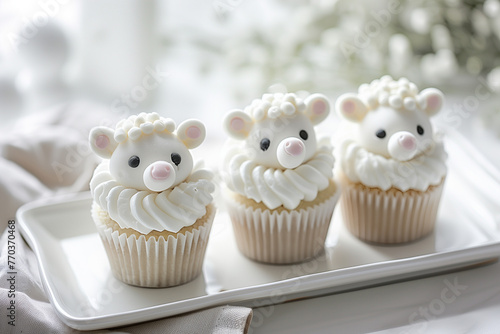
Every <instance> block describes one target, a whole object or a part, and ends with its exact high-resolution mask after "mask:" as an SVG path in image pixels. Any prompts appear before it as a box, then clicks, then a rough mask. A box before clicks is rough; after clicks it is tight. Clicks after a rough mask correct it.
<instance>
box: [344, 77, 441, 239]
mask: <svg viewBox="0 0 500 334" xmlns="http://www.w3.org/2000/svg"><path fill="white" fill-rule="evenodd" d="M442 104H443V94H442V93H441V92H440V91H439V90H437V89H435V88H428V89H425V90H423V91H421V92H419V91H418V89H417V87H416V85H415V84H413V83H412V82H409V81H408V80H407V79H405V78H401V79H399V80H398V81H395V80H393V79H392V78H391V77H389V76H384V77H382V78H381V79H380V80H374V81H373V82H372V83H370V84H369V85H368V84H364V85H362V86H360V88H359V91H358V94H344V95H342V96H340V97H339V98H338V100H337V101H336V105H335V108H336V110H337V112H338V113H339V114H340V115H341V116H342V117H344V118H345V119H346V120H347V121H349V122H350V123H351V125H352V128H350V132H349V134H348V135H347V136H346V137H345V138H344V139H343V140H342V143H341V144H340V145H338V148H339V151H338V159H339V161H340V163H339V172H338V173H337V172H336V176H337V177H338V179H339V180H340V184H341V186H342V196H341V200H340V203H341V211H342V216H343V220H344V222H345V224H346V226H347V228H348V230H349V231H350V232H351V233H352V234H354V235H355V236H357V237H358V238H360V239H362V240H365V241H368V242H374V243H383V244H397V243H404V242H410V241H413V240H417V239H420V238H422V237H424V236H426V235H428V234H429V233H431V232H432V231H433V229H434V225H435V222H436V216H437V212H438V207H439V202H440V198H441V193H442V190H443V185H444V181H445V178H446V172H447V168H446V158H447V154H446V152H445V150H444V147H443V142H442V139H441V138H440V136H439V135H438V134H436V133H434V132H433V128H432V125H431V122H430V120H429V118H430V117H431V116H433V115H434V114H436V113H437V112H438V111H439V110H440V109H441V107H442Z"/></svg>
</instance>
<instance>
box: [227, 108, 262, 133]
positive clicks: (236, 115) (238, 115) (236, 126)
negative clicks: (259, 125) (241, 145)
mask: <svg viewBox="0 0 500 334" xmlns="http://www.w3.org/2000/svg"><path fill="white" fill-rule="evenodd" d="M222 124H223V126H224V129H225V130H226V132H227V133H228V134H229V135H230V136H232V137H234V138H236V139H245V138H246V137H247V136H248V135H249V134H250V131H251V130H252V127H253V124H254V123H253V120H252V119H251V118H250V116H249V115H247V114H246V113H244V112H243V111H241V110H233V111H230V112H229V113H228V114H227V115H226V117H224V120H223V122H222Z"/></svg>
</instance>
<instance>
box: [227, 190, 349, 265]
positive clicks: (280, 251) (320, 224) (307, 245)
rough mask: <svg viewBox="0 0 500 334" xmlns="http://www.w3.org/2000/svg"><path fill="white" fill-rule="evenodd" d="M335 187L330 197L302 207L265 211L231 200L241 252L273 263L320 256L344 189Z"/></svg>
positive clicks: (256, 259)
mask: <svg viewBox="0 0 500 334" xmlns="http://www.w3.org/2000/svg"><path fill="white" fill-rule="evenodd" d="M334 190H335V191H334V192H333V194H331V196H329V197H328V198H327V199H326V200H323V201H322V202H318V203H317V204H316V203H315V204H312V205H310V206H307V207H305V208H301V209H300V210H269V209H264V210H263V209H261V208H255V207H252V206H249V205H247V204H246V203H241V202H238V201H231V200H229V201H227V208H228V211H229V215H230V217H231V221H232V225H233V230H234V235H235V239H236V243H237V245H238V248H239V250H240V252H241V253H242V254H243V255H245V256H246V257H248V258H250V259H253V260H255V261H259V262H264V263H271V264H287V263H297V262H302V261H305V260H308V259H310V258H313V257H314V256H316V255H318V254H319V253H320V252H321V251H322V250H323V248H324V243H325V239H326V235H327V233H328V228H329V227H330V222H331V220H332V214H333V210H334V208H335V204H336V202H337V200H338V198H339V196H340V191H339V190H338V189H336V188H335V187H334Z"/></svg>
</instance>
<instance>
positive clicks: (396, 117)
mask: <svg viewBox="0 0 500 334" xmlns="http://www.w3.org/2000/svg"><path fill="white" fill-rule="evenodd" d="M442 105H443V94H442V93H441V92H440V91H439V90H437V89H435V88H428V89H424V90H423V91H421V92H420V93H419V92H418V88H417V86H416V85H415V84H414V83H412V82H409V81H408V80H407V79H406V78H401V79H399V80H398V81H395V80H393V79H392V78H391V77H390V76H384V77H382V78H381V79H380V80H374V81H373V82H372V83H370V84H364V85H362V86H360V88H359V92H358V94H344V95H342V96H340V97H339V98H338V100H337V102H336V104H335V108H336V110H337V112H339V113H340V115H341V116H343V117H344V118H346V119H347V120H349V121H351V122H354V123H355V124H356V125H357V126H356V128H357V129H356V133H354V136H355V138H354V139H355V141H357V142H358V144H359V145H361V146H362V147H364V148H365V149H366V150H368V151H370V152H372V153H375V154H379V155H381V156H384V157H386V158H392V159H394V160H398V161H408V160H410V159H412V158H414V157H415V156H417V155H418V154H419V153H421V152H422V151H425V150H426V148H428V147H429V146H430V144H431V143H432V142H433V131H432V126H431V123H430V121H429V118H430V116H433V115H434V114H436V113H437V112H438V111H439V110H440V109H441V107H442Z"/></svg>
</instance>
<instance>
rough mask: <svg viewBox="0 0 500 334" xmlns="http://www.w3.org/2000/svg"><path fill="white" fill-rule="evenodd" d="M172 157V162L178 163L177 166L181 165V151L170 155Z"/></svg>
mask: <svg viewBox="0 0 500 334" xmlns="http://www.w3.org/2000/svg"><path fill="white" fill-rule="evenodd" d="M170 158H172V162H173V163H174V164H175V165H176V166H179V164H180V163H181V160H182V159H181V156H180V154H179V153H172V154H171V155H170Z"/></svg>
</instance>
